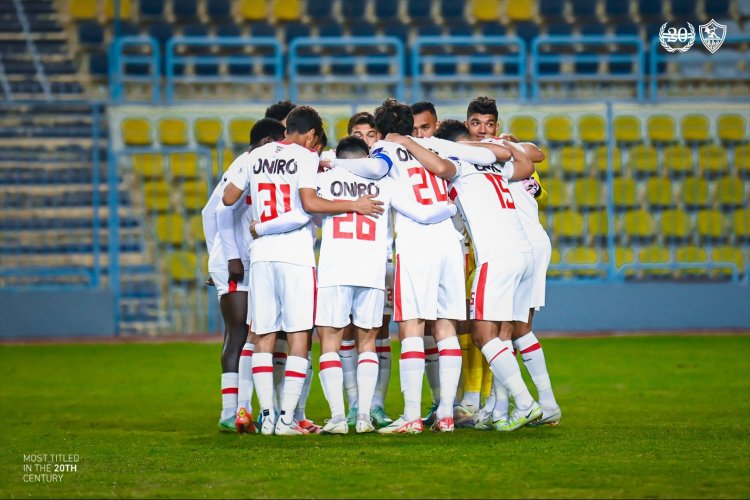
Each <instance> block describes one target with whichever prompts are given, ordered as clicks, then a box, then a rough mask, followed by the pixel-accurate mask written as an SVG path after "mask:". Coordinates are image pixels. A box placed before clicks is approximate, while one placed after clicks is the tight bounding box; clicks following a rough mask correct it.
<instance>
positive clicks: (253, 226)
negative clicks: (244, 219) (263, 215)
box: [250, 220, 261, 240]
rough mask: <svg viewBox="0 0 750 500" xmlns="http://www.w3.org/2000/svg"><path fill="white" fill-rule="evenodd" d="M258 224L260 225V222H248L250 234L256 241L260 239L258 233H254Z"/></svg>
mask: <svg viewBox="0 0 750 500" xmlns="http://www.w3.org/2000/svg"><path fill="white" fill-rule="evenodd" d="M258 224H260V222H258V221H257V220H251V221H250V234H252V235H253V238H255V239H256V240H257V239H258V238H260V237H261V236H260V235H259V234H258V233H256V232H255V226H257V225H258Z"/></svg>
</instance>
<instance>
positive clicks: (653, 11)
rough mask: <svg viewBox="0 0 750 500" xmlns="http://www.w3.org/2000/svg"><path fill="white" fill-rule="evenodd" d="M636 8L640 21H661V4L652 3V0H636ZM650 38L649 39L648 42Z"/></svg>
mask: <svg viewBox="0 0 750 500" xmlns="http://www.w3.org/2000/svg"><path fill="white" fill-rule="evenodd" d="M636 5H637V7H638V14H639V15H640V18H641V20H642V21H647V20H654V19H658V20H661V19H662V17H663V15H664V14H663V11H662V2H654V1H653V0H638V2H637V3H636ZM650 39H651V38H650V37H649V40H650Z"/></svg>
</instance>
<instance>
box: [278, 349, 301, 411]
mask: <svg viewBox="0 0 750 500" xmlns="http://www.w3.org/2000/svg"><path fill="white" fill-rule="evenodd" d="M307 364H308V363H307V358H303V357H301V356H289V357H287V358H286V370H285V371H284V395H283V396H282V398H281V413H280V415H288V416H289V417H294V409H295V408H296V407H297V403H298V402H299V396H300V394H302V386H303V385H305V377H306V376H307ZM284 421H285V422H288V420H287V419H284Z"/></svg>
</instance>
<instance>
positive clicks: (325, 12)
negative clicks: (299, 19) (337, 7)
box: [307, 0, 333, 21]
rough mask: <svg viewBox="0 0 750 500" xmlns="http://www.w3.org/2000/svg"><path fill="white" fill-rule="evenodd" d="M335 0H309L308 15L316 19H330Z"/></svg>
mask: <svg viewBox="0 0 750 500" xmlns="http://www.w3.org/2000/svg"><path fill="white" fill-rule="evenodd" d="M332 7H333V2H331V1H329V0H307V15H308V16H310V17H311V18H312V19H313V20H315V21H320V20H325V19H330V18H331V16H332V14H333V12H332Z"/></svg>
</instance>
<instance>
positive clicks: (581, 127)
mask: <svg viewBox="0 0 750 500" xmlns="http://www.w3.org/2000/svg"><path fill="white" fill-rule="evenodd" d="M578 136H579V137H580V139H581V142H583V143H585V144H600V143H602V142H604V141H605V140H606V138H607V132H606V123H605V121H604V117H603V116H602V115H584V116H582V117H581V118H579V119H578Z"/></svg>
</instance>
